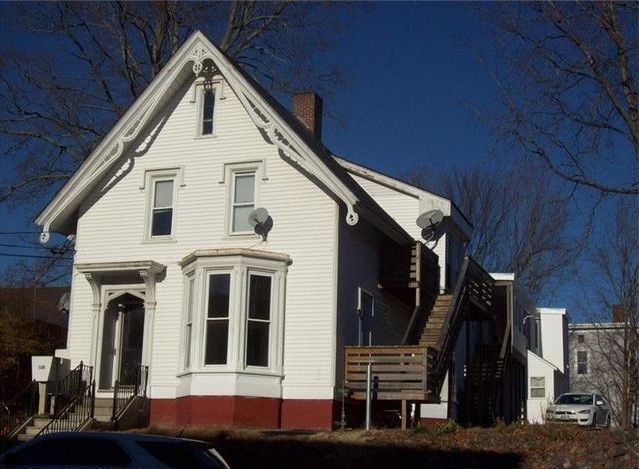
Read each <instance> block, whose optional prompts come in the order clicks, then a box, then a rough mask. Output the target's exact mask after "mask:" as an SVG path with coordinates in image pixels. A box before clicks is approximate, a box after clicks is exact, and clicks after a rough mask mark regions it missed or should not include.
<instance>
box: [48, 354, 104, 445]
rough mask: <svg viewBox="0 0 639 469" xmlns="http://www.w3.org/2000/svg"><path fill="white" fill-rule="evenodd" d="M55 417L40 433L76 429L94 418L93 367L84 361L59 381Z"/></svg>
mask: <svg viewBox="0 0 639 469" xmlns="http://www.w3.org/2000/svg"><path fill="white" fill-rule="evenodd" d="M57 388H58V389H57V392H56V393H55V394H56V397H55V405H54V408H55V414H54V416H53V419H52V420H51V421H50V422H49V423H48V424H47V425H46V426H45V427H44V428H43V429H42V430H40V433H38V435H46V434H48V433H56V432H65V431H67V432H68V431H75V430H78V429H79V428H80V427H82V426H83V425H84V424H85V423H86V422H87V420H89V419H91V418H93V407H94V403H95V382H94V381H93V367H91V366H87V365H84V364H83V363H82V362H80V364H79V365H78V366H77V367H76V368H75V369H74V370H72V371H71V372H70V373H69V374H68V375H67V376H66V377H65V378H64V379H63V380H61V381H60V382H59V383H58V386H57Z"/></svg>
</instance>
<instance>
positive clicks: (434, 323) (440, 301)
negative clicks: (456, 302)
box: [419, 295, 453, 349]
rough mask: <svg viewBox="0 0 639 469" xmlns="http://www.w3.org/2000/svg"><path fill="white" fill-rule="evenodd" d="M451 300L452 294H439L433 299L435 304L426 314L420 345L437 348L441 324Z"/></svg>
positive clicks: (444, 319)
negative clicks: (426, 318)
mask: <svg viewBox="0 0 639 469" xmlns="http://www.w3.org/2000/svg"><path fill="white" fill-rule="evenodd" d="M452 301H453V295H439V296H438V297H437V300H435V306H433V309H432V310H431V312H430V315H429V316H428V321H427V322H426V325H425V326H424V330H423V332H422V335H421V337H420V339H419V345H420V346H422V347H434V348H435V349H437V343H438V342H439V338H440V336H441V333H442V326H443V325H444V322H445V321H446V316H447V314H448V310H449V309H450V305H451V303H452Z"/></svg>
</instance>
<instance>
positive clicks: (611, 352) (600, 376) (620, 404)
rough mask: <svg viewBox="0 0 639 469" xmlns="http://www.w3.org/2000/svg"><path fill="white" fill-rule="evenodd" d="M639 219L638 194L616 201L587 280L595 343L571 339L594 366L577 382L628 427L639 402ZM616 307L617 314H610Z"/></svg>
mask: <svg viewBox="0 0 639 469" xmlns="http://www.w3.org/2000/svg"><path fill="white" fill-rule="evenodd" d="M638 220H639V206H638V205H637V200H636V199H626V200H623V199H621V200H617V201H615V206H614V210H613V211H612V216H611V217H610V220H608V223H607V224H606V226H605V229H604V232H603V234H602V236H601V238H600V241H599V242H598V243H597V244H596V245H595V246H594V247H593V249H592V252H591V255H590V264H591V267H592V270H591V272H590V275H589V276H588V277H589V281H586V282H584V286H585V288H586V289H587V293H588V292H590V293H591V296H592V297H593V301H592V304H593V306H594V308H595V309H596V310H594V311H590V315H591V318H592V325H591V328H590V329H591V334H590V335H591V337H590V338H589V340H590V342H589V343H588V340H584V339H582V341H583V342H582V343H584V345H583V346H580V345H579V342H578V341H576V340H575V338H574V337H572V338H571V345H572V348H573V352H574V353H573V354H576V352H578V351H580V350H581V348H583V351H585V352H587V353H590V354H591V356H590V357H588V365H587V366H588V367H589V369H587V370H584V371H586V372H585V373H578V374H577V375H576V376H573V377H572V378H571V381H572V382H573V385H575V386H579V387H581V388H585V387H588V388H591V389H592V388H594V389H596V390H597V391H599V392H600V393H601V394H603V395H604V397H606V398H607V399H608V401H609V402H610V404H611V408H612V413H613V416H614V418H615V420H616V422H617V423H618V424H619V425H621V426H622V427H623V428H626V429H628V428H630V427H631V426H632V424H633V423H637V422H636V419H637V418H638V416H637V415H634V414H635V413H637V412H638V410H637V405H638V404H639V337H638V334H639V306H638V298H639V232H638V231H637V221H638ZM586 307H588V306H586ZM612 311H616V314H613V315H612V317H611V312H612ZM579 330H581V329H579ZM579 330H575V332H574V333H577V334H578V333H579Z"/></svg>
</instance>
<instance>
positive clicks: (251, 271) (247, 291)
mask: <svg viewBox="0 0 639 469" xmlns="http://www.w3.org/2000/svg"><path fill="white" fill-rule="evenodd" d="M252 275H255V276H261V277H268V278H270V279H271V297H270V299H269V320H268V321H264V320H260V319H250V318H249V311H248V309H249V297H250V289H249V287H250V280H251V276H252ZM275 284H276V282H275V272H273V271H265V270H258V269H254V268H250V267H249V268H248V269H247V272H246V288H245V289H244V303H245V304H244V328H245V329H244V334H243V335H244V347H243V352H244V357H243V363H244V368H246V369H247V370H263V369H271V368H272V363H273V350H272V347H271V344H272V343H273V341H274V340H276V337H275V332H276V331H274V329H275V328H274V327H273V323H274V321H273V306H274V304H275V301H274V299H275V296H276V293H275V291H274V287H275ZM249 321H257V322H268V325H269V329H268V344H269V345H268V346H269V351H268V362H267V365H266V366H265V367H264V366H257V365H249V364H248V363H247V361H248V360H247V357H246V355H247V349H248V325H249Z"/></svg>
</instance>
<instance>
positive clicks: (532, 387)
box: [530, 376, 546, 399]
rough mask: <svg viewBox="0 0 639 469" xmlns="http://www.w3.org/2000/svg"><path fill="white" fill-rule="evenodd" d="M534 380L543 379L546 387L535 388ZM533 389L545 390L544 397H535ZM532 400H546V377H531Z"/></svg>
mask: <svg viewBox="0 0 639 469" xmlns="http://www.w3.org/2000/svg"><path fill="white" fill-rule="evenodd" d="M533 379H542V380H543V381H544V385H543V387H542V386H533V385H532V382H533ZM533 389H543V390H544V395H543V396H533V395H532V394H533ZM530 398H531V399H546V377H545V376H531V377H530Z"/></svg>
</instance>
